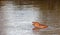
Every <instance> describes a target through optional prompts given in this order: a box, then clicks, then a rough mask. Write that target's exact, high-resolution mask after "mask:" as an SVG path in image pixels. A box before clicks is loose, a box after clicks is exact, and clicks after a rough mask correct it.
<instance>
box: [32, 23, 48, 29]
mask: <svg viewBox="0 0 60 35" xmlns="http://www.w3.org/2000/svg"><path fill="white" fill-rule="evenodd" d="M32 23H33V24H32V25H33V26H34V27H35V28H33V30H38V29H44V28H47V27H48V26H46V25H43V24H40V23H39V22H32Z"/></svg>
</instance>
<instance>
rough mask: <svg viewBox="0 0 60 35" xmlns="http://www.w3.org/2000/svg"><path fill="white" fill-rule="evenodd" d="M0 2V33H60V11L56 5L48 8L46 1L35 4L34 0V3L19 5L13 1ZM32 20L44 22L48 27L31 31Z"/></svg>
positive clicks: (44, 34) (32, 34)
mask: <svg viewBox="0 0 60 35" xmlns="http://www.w3.org/2000/svg"><path fill="white" fill-rule="evenodd" d="M18 1H19V0H18ZM0 2H1V4H0V28H1V29H0V31H1V33H0V35H59V34H60V33H59V32H60V31H59V30H60V24H59V23H60V22H59V21H60V18H59V14H60V12H59V8H58V5H56V6H55V7H54V8H56V9H54V8H50V9H49V5H48V4H47V3H48V2H46V1H45V2H46V3H44V1H42V2H40V5H39V4H36V3H37V2H36V1H35V2H34V4H30V5H24V4H23V5H19V4H18V3H17V2H14V1H0ZM16 3H17V4H16ZM42 3H43V4H42ZM56 4H58V3H56ZM44 5H45V6H44ZM53 5H54V4H53ZM46 6H48V7H46ZM51 6H52V5H51ZM33 21H38V22H40V23H41V24H45V25H47V26H48V28H46V29H40V30H39V32H38V31H33V30H32V29H33V26H32V22H33Z"/></svg>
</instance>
